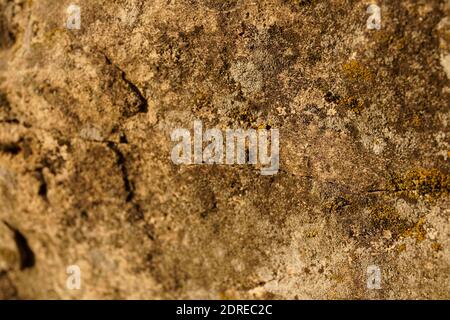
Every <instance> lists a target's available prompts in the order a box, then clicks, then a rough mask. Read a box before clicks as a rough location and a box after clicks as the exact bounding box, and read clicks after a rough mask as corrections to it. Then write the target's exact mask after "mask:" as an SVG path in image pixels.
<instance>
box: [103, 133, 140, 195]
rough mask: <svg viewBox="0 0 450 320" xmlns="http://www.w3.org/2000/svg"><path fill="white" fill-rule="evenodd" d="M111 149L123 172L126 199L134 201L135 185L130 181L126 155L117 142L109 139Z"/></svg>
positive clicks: (108, 143) (108, 144)
mask: <svg viewBox="0 0 450 320" xmlns="http://www.w3.org/2000/svg"><path fill="white" fill-rule="evenodd" d="M106 145H107V146H108V148H109V149H111V150H112V151H113V152H114V154H115V155H116V158H117V165H118V166H119V168H120V171H121V172H122V180H123V184H124V188H125V191H126V193H127V197H126V201H127V202H132V201H133V199H134V190H133V189H134V187H133V183H132V182H131V181H130V179H129V177H128V170H127V167H126V165H125V156H124V155H123V153H122V151H120V149H119V147H118V146H117V144H116V143H115V142H112V141H108V142H107V143H106Z"/></svg>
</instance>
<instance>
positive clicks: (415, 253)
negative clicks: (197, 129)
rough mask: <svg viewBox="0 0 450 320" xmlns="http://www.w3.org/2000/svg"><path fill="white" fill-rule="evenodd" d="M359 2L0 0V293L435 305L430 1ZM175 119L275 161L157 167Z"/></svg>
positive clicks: (444, 153)
mask: <svg viewBox="0 0 450 320" xmlns="http://www.w3.org/2000/svg"><path fill="white" fill-rule="evenodd" d="M71 3H74V4H78V5H79V6H80V8H81V29H80V30H69V29H67V28H66V27H65V25H66V20H67V12H66V9H67V7H68V6H69V5H70V4H71ZM367 6H368V3H367V2H365V1H347V0H329V1H325V0H323V1H322V0H317V1H298V0H268V1H239V0H224V1H213V0H205V1H196V0H171V1H167V0H155V1H138V0H122V1H106V0H89V1H87V0H86V1H76V0H73V1H66V0H62V1H50V0H34V1H31V0H14V1H12V0H0V298H1V299H17V298H18V299H21V298H25V299H30V298H31V299H41V298H56V299H90V298H101V299H105V298H108V299H119V298H121V299H126V298H137V299H156V298H158V299H159V298H166V299H176V298H189V299H206V298H208V299H233V298H236V299H239V298H245V299H311V298H312V299H406V298H409V299H432V298H434V299H449V298H450V291H449V289H450V251H449V250H450V206H449V200H450V199H449V190H450V176H449V161H450V160H449V156H450V153H449V152H450V146H449V139H448V132H449V127H448V125H449V121H450V109H449V105H450V103H449V102H450V100H449V94H450V84H449V75H448V73H449V70H448V69H449V66H448V64H449V63H448V57H449V54H450V51H449V48H450V38H449V32H450V29H449V25H448V19H449V13H450V4H449V1H443V0H426V1H425V0H419V1H416V0H404V1H394V0H386V1H382V4H381V5H380V7H381V14H382V24H381V29H380V30H379V31H377V30H367V29H366V21H367V18H368V15H367V13H366V9H367ZM195 119H199V120H202V121H203V125H204V127H205V128H220V129H225V128H244V129H248V128H278V129H279V130H280V171H279V172H278V174H276V175H273V176H262V175H261V174H260V170H258V168H256V167H255V166H251V165H241V166H238V165H190V166H185V165H181V166H178V165H175V164H173V163H172V161H171V159H170V152H171V150H172V147H173V145H174V143H173V142H172V141H171V140H170V133H171V132H172V130H174V129H176V128H180V127H181V128H189V129H191V128H192V126H193V121H194V120H195ZM70 265H78V266H79V267H80V270H81V279H82V282H81V289H80V290H69V289H68V288H67V287H66V281H67V277H68V275H67V274H66V270H67V267H68V266H70ZM370 265H376V266H378V267H379V268H380V270H381V275H382V281H381V289H379V290H370V289H368V288H367V285H366V283H367V267H368V266H370Z"/></svg>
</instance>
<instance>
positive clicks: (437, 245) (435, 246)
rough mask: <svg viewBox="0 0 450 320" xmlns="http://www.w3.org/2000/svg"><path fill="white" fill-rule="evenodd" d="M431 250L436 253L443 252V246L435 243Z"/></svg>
mask: <svg viewBox="0 0 450 320" xmlns="http://www.w3.org/2000/svg"><path fill="white" fill-rule="evenodd" d="M431 249H433V250H434V251H436V252H438V251H441V250H442V244H440V243H437V242H433V243H432V244H431Z"/></svg>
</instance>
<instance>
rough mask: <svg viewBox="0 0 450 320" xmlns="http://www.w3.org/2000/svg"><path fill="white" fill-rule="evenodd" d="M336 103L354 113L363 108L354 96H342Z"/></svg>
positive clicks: (358, 112)
mask: <svg viewBox="0 0 450 320" xmlns="http://www.w3.org/2000/svg"><path fill="white" fill-rule="evenodd" d="M338 105H340V106H342V107H345V108H347V109H350V110H351V111H353V112H354V113H356V114H360V113H361V111H362V110H363V109H364V104H363V103H362V102H361V101H360V100H358V99H357V98H355V97H351V96H350V97H342V98H340V99H339V100H338Z"/></svg>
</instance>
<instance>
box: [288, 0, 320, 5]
mask: <svg viewBox="0 0 450 320" xmlns="http://www.w3.org/2000/svg"><path fill="white" fill-rule="evenodd" d="M318 2H319V0H292V3H293V4H295V5H297V6H303V5H307V4H317V3H318Z"/></svg>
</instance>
